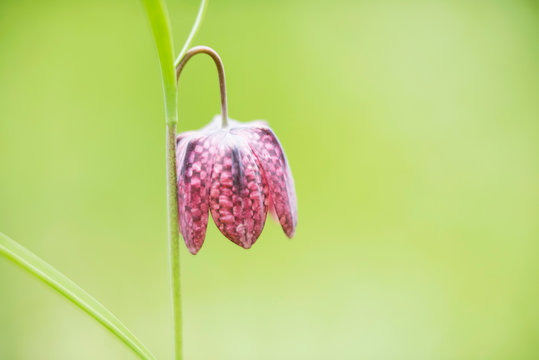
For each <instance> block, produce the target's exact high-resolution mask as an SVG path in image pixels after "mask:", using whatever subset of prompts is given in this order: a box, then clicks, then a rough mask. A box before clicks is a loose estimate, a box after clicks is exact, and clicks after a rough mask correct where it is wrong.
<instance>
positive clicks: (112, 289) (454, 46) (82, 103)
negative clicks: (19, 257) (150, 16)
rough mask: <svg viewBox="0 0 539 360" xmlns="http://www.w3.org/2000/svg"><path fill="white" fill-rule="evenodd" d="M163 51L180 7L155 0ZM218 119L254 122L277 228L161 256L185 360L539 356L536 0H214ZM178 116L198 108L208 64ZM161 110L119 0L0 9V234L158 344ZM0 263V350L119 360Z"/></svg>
mask: <svg viewBox="0 0 539 360" xmlns="http://www.w3.org/2000/svg"><path fill="white" fill-rule="evenodd" d="M168 5H169V12H170V16H171V19H172V25H173V31H174V35H175V42H176V49H177V50H179V48H180V47H181V45H182V44H183V40H184V39H185V38H186V35H187V33H188V31H189V28H190V27H191V25H192V23H193V20H194V17H195V14H196V11H197V7H198V2H197V1H194V0H181V1H179V0H178V1H176V0H174V1H172V0H170V1H168ZM195 44H205V45H209V46H212V47H214V48H215V49H217V50H218V51H219V52H220V53H221V56H222V58H223V60H224V62H225V68H226V71H227V82H228V90H229V106H230V114H231V117H233V118H236V119H239V120H243V121H248V120H252V119H257V118H262V119H266V120H268V121H269V122H270V124H271V125H272V127H273V128H274V130H275V131H276V133H277V134H278V136H279V137H280V139H281V142H282V143H283V145H284V147H285V149H286V152H287V155H288V159H289V162H290V163H291V166H292V170H293V173H294V177H295V181H296V187H297V193H298V201H299V225H298V229H297V235H296V237H295V238H294V239H293V240H288V239H287V238H286V237H285V236H284V234H283V233H282V230H281V229H280V227H279V226H277V225H276V224H274V223H272V222H268V224H267V226H266V229H265V230H264V232H263V234H262V236H261V238H260V239H259V241H258V242H257V244H256V245H255V246H254V247H253V248H252V249H251V250H249V251H245V250H243V249H241V248H239V247H237V246H236V245H234V244H232V243H231V242H229V241H228V240H226V239H225V238H224V237H223V236H221V235H220V234H219V233H218V231H217V230H216V228H215V225H214V224H213V223H211V222H210V224H209V231H208V235H207V238H206V243H205V245H204V247H203V248H202V251H201V252H200V253H199V254H198V255H197V256H192V255H190V254H188V252H187V250H186V249H185V248H182V254H181V262H182V281H183V283H182V290H183V301H184V302H183V308H184V317H185V320H184V328H185V355H186V357H185V358H186V360H207V359H219V360H228V359H230V360H232V359H234V360H238V359H246V360H247V359H248V360H252V359H260V360H266V359H267V360H269V359H272V360H273V359H290V360H292V359H294V360H297V359H310V360H312V359H320V360H327V359H350V360H352V359H366V360H386V359H387V360H389V359H413V360H421V359H425V360H432V359H436V360H444V359H448V360H449V359H458V360H466V359H470V360H472V359H474V360H476V359H489V360H490V359H491V360H502V359H537V358H539V342H538V341H537V339H538V338H539V281H538V277H539V221H538V220H539V207H538V204H539V191H538V189H539V187H538V185H539V161H538V160H539V149H538V147H539V146H538V140H539V133H538V130H539V124H538V120H539V6H538V3H537V2H536V1H533V0H530V1H524V0H521V1H519V0H494V1H493V0H488V1H487V0H484V1H480V0H477V1H469V0H462V1H460V0H454V1H441V0H440V1H435V0H432V1H429V0H409V1H401V0H354V1H345V0H338V1H318V0H317V1H307V0H299V1H285V0H276V1H240V0H229V1H216V0H214V1H211V0H210V3H209V7H208V11H207V14H206V18H205V20H204V22H203V25H202V28H201V30H200V32H199V35H198V36H197V38H196V40H195ZM181 80H182V81H181V86H180V96H179V106H180V110H179V117H180V128H181V129H182V130H188V129H195V128H198V127H201V126H203V125H204V124H206V123H207V122H208V121H209V120H210V119H211V117H212V116H213V115H214V114H216V113H218V112H219V95H218V86H217V76H216V72H215V69H214V65H213V63H212V62H211V60H210V59H209V58H207V57H197V58H196V60H194V61H192V62H190V64H189V65H188V67H187V69H186V71H185V72H184V74H183V76H182V79H181ZM164 132H165V130H164V111H163V99H162V91H161V80H160V73H159V66H158V60H157V55H156V52H155V49H154V45H153V42H152V38H151V34H150V30H149V24H148V22H147V20H146V17H145V14H144V12H143V6H142V4H141V3H140V2H139V1H133V0H116V1H104V0H96V1H63V0H47V1H36V0H33V1H30V0H21V1H15V0H1V1H0V231H2V232H4V233H6V234H8V235H9V236H11V237H12V238H14V239H15V240H17V241H19V242H20V243H21V244H23V245H24V246H26V247H27V248H29V249H31V250H32V251H34V252H35V253H37V254H39V255H40V256H41V257H43V258H44V259H45V260H47V261H48V262H50V263H51V264H53V265H54V266H56V267H57V268H58V269H60V270H61V271H62V272H64V273H66V274H67V275H68V276H70V277H71V278H72V279H74V280H75V281H76V282H77V283H79V284H80V285H81V286H82V287H83V288H85V289H86V290H88V291H89V292H90V293H91V294H93V295H94V296H95V297H97V298H98V299H99V300H100V301H102V302H103V303H104V304H105V305H106V306H108V307H109V308H110V309H111V310H112V311H113V312H114V313H115V314H116V315H117V316H118V317H119V318H120V319H122V320H123V321H124V322H125V323H126V324H127V325H128V326H129V327H130V328H131V329H132V330H133V331H134V332H135V333H136V334H137V335H138V336H139V337H140V338H141V339H142V340H143V341H144V342H145V343H147V345H148V346H149V347H150V348H151V349H152V350H153V352H154V353H155V354H156V356H157V357H158V358H159V359H170V356H171V339H172V338H171V332H170V329H171V326H172V322H171V316H170V314H171V313H170V307H169V289H168V285H169V279H168V269H167V263H168V258H167V241H166V204H165V178H164V176H165V162H164ZM134 358H135V357H134V356H133V355H132V354H131V353H130V352H129V350H127V349H126V348H125V347H124V346H123V344H121V343H120V342H118V341H117V340H116V339H115V338H113V337H112V336H111V335H110V334H109V333H108V332H107V331H105V330H104V329H103V328H102V327H101V326H99V325H97V324H95V323H94V322H93V321H92V320H91V319H90V318H89V317H88V316H86V314H84V313H82V312H81V311H80V310H78V309H77V308H75V307H74V306H73V305H71V304H70V303H67V302H66V301H65V300H64V299H63V298H61V297H60V296H59V295H58V294H56V293H54V292H53V291H51V290H50V289H48V288H47V287H45V286H44V285H42V284H41V283H39V282H38V281H36V280H35V279H33V278H32V277H30V276H29V275H28V274H26V273H24V272H23V271H21V270H20V269H18V268H16V267H15V266H14V265H13V264H12V263H10V262H8V261H6V260H5V259H0V359H7V360H11V359H16V360H18V359H25V360H26V359H29V360H35V359H40V360H48V359H55V360H60V359H78V360H87V359H88V360H89V359H116V360H117V359H134Z"/></svg>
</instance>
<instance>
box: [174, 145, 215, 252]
mask: <svg viewBox="0 0 539 360" xmlns="http://www.w3.org/2000/svg"><path fill="white" fill-rule="evenodd" d="M210 142H211V140H210V139H209V138H208V137H198V138H196V137H194V138H193V137H184V138H179V139H178V141H177V150H176V151H177V153H176V159H177V162H178V163H177V165H178V168H177V179H178V216H179V219H180V232H181V234H182V236H183V238H184V240H185V244H186V245H187V248H188V249H189V251H190V252H191V253H192V254H196V253H197V252H198V251H199V250H200V248H201V247H202V244H203V243H204V238H205V236H206V228H207V225H208V216H209V213H208V210H209V190H210V186H209V178H210V174H211V170H212V166H213V155H212V147H211V146H210Z"/></svg>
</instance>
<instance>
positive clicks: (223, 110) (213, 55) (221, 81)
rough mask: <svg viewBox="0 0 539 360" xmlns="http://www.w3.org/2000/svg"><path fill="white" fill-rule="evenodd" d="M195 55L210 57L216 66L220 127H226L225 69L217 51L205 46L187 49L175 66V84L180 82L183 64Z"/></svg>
mask: <svg viewBox="0 0 539 360" xmlns="http://www.w3.org/2000/svg"><path fill="white" fill-rule="evenodd" d="M196 54H207V55H209V56H211V58H212V59H213V61H214V62H215V66H217V73H218V75H219V90H220V92H221V123H222V127H223V128H226V127H227V126H228V105H227V101H226V81H225V67H224V65H223V61H222V60H221V57H219V54H217V51H215V50H213V49H212V48H210V47H207V46H195V47H193V48H191V49H189V50H188V51H187V52H186V53H185V55H184V56H183V57H182V59H181V60H180V62H179V63H178V65H176V82H179V81H180V74H181V73H182V70H183V68H184V67H185V64H187V62H188V61H189V59H191V58H192V57H193V56H195V55H196Z"/></svg>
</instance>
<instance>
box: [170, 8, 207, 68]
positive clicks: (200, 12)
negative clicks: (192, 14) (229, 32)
mask: <svg viewBox="0 0 539 360" xmlns="http://www.w3.org/2000/svg"><path fill="white" fill-rule="evenodd" d="M207 3H208V0H202V1H201V2H200V7H199V9H198V14H197V18H196V19H195V23H194V24H193V27H192V28H191V32H190V33H189V36H188V37H187V40H185V44H183V48H182V50H181V51H180V54H179V55H178V57H177V58H176V61H175V62H174V66H175V67H178V64H179V63H180V61H181V60H182V57H183V56H184V55H185V53H186V52H187V49H189V46H190V45H191V42H193V39H194V37H195V35H196V34H197V32H198V29H199V28H200V23H201V22H202V18H204V14H205V13H206V4H207Z"/></svg>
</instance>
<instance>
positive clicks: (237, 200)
mask: <svg viewBox="0 0 539 360" xmlns="http://www.w3.org/2000/svg"><path fill="white" fill-rule="evenodd" d="M219 142H220V146H218V152H217V154H216V156H215V159H214V166H213V171H212V175H211V190H210V211H211V214H212V217H213V220H214V221H215V224H216V225H217V227H218V228H219V230H220V231H221V233H222V234H223V235H225V236H226V237H227V238H228V239H230V240H231V241H233V242H234V243H236V244H237V245H240V246H242V247H244V248H246V249H248V248H250V247H251V246H252V245H253V244H254V242H255V241H256V240H257V239H258V237H259V236H260V233H261V232H262V229H263V228H264V224H265V221H266V215H267V211H268V205H269V202H268V201H267V198H268V196H267V195H268V186H267V185H265V183H264V181H263V177H262V174H261V171H260V169H259V168H258V165H257V161H256V158H255V156H254V154H253V153H252V151H251V149H250V148H249V146H248V145H247V143H246V142H245V140H243V139H242V138H241V137H238V136H233V135H231V134H228V135H225V136H223V138H222V139H220V140H219Z"/></svg>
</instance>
